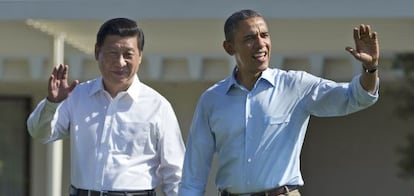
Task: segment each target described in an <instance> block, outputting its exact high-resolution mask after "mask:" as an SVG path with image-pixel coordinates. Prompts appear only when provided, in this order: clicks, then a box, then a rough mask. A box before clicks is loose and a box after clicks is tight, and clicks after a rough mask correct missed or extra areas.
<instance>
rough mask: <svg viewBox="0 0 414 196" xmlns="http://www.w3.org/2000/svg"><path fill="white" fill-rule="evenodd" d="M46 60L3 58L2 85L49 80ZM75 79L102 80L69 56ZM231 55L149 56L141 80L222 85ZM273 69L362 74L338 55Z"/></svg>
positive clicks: (277, 63) (281, 61)
mask: <svg viewBox="0 0 414 196" xmlns="http://www.w3.org/2000/svg"><path fill="white" fill-rule="evenodd" d="M392 57H393V56H392V55H382V58H381V59H380V66H381V68H380V77H381V79H382V80H396V79H398V78H399V77H400V76H401V73H400V71H399V70H396V69H394V68H393V67H392ZM49 62H51V61H50V59H49V58H48V57H46V56H3V57H0V82H1V81H20V82H22V81H23V82H25V81H26V82H30V81H33V80H40V81H42V80H45V81H46V80H47V79H48V77H49V75H50V73H51V69H52V65H50V63H49ZM65 64H68V65H69V66H70V69H69V74H70V76H69V77H70V78H71V79H78V80H81V81H85V80H88V79H91V78H94V77H96V76H99V75H100V73H99V69H98V65H97V63H96V61H95V59H94V58H93V57H92V56H89V55H78V56H66V57H65ZM235 64H236V63H235V61H234V59H233V57H231V56H227V55H224V54H223V55H200V54H183V55H152V54H150V55H146V56H144V58H143V61H142V64H141V65H140V69H139V73H138V75H139V77H140V79H141V80H144V81H145V80H147V81H184V82H185V81H218V80H221V79H223V78H225V77H226V76H228V75H229V74H230V73H231V71H232V69H233V68H234V66H235ZM271 64H272V67H277V68H280V69H285V70H304V71H307V72H309V73H312V74H314V75H316V76H321V77H324V78H328V79H332V80H335V81H348V80H349V79H351V78H352V76H354V75H355V74H357V73H360V72H361V65H360V63H359V62H358V61H356V60H353V58H352V57H351V56H347V55H346V54H345V55H336V54H284V55H273V56H272V59H271Z"/></svg>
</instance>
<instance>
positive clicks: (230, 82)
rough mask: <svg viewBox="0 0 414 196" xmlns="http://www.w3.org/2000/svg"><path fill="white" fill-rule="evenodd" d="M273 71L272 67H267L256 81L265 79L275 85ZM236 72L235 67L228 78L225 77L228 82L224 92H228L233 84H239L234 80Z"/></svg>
mask: <svg viewBox="0 0 414 196" xmlns="http://www.w3.org/2000/svg"><path fill="white" fill-rule="evenodd" d="M274 72H275V70H274V69H272V68H267V69H266V70H264V71H263V72H262V75H261V76H260V77H259V78H258V79H257V80H258V81H260V80H264V81H267V82H268V83H269V84H270V85H272V86H275V80H274V76H273V75H274V74H273V73H274ZM236 73H237V67H235V68H234V69H233V72H232V74H231V76H229V78H228V79H227V81H228V82H227V86H226V89H225V90H226V91H225V93H228V92H229V91H230V89H231V88H233V87H234V86H237V85H239V84H238V83H237V80H236Z"/></svg>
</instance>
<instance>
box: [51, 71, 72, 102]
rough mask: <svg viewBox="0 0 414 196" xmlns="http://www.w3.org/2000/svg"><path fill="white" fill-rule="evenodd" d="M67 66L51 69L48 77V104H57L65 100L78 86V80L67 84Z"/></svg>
mask: <svg viewBox="0 0 414 196" xmlns="http://www.w3.org/2000/svg"><path fill="white" fill-rule="evenodd" d="M68 70H69V66H68V65H62V64H60V65H58V66H56V67H54V68H53V71H52V74H51V75H50V77H49V86H48V96H47V99H48V100H49V101H50V102H54V103H59V102H62V101H63V100H65V99H66V98H67V97H68V96H69V94H70V92H72V90H73V89H74V88H75V86H76V85H78V84H79V81H78V80H75V81H73V82H72V83H71V84H70V85H69V84H68Z"/></svg>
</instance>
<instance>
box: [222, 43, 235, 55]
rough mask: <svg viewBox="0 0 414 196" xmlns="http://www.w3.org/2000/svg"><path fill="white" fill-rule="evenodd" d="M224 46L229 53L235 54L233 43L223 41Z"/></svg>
mask: <svg viewBox="0 0 414 196" xmlns="http://www.w3.org/2000/svg"><path fill="white" fill-rule="evenodd" d="M223 48H224V50H225V51H226V52H227V54H229V55H231V56H233V55H234V48H233V44H232V43H231V42H230V41H224V42H223Z"/></svg>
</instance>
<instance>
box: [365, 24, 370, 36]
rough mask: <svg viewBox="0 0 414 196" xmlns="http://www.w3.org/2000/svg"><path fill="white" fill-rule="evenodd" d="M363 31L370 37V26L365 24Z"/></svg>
mask: <svg viewBox="0 0 414 196" xmlns="http://www.w3.org/2000/svg"><path fill="white" fill-rule="evenodd" d="M365 32H366V34H367V35H369V37H371V26H370V25H366V26H365Z"/></svg>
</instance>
